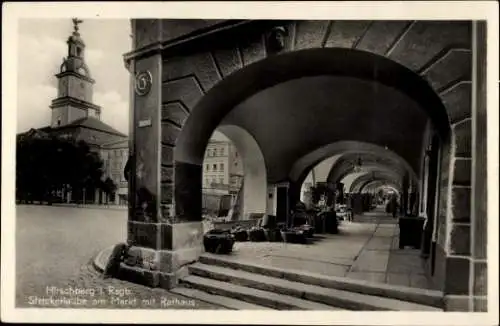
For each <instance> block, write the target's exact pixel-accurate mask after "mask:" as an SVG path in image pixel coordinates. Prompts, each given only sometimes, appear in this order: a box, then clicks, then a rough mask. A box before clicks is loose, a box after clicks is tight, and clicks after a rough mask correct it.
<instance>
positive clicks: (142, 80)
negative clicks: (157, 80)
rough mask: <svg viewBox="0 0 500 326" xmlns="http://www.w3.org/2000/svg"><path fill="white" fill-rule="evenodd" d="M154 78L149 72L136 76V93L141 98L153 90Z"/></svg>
mask: <svg viewBox="0 0 500 326" xmlns="http://www.w3.org/2000/svg"><path fill="white" fill-rule="evenodd" d="M152 84H153V77H152V76H151V73H150V72H149V71H143V72H140V73H138V74H137V75H136V76H135V92H136V93H137V95H139V96H144V95H146V94H147V93H149V91H150V90H151V86H152Z"/></svg>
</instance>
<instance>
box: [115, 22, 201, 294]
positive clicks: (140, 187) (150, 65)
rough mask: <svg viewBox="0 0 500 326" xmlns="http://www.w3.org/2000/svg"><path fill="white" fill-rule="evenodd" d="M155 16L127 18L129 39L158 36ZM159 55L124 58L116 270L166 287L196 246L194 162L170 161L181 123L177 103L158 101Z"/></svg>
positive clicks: (164, 88)
mask: <svg viewBox="0 0 500 326" xmlns="http://www.w3.org/2000/svg"><path fill="white" fill-rule="evenodd" d="M161 24H162V22H161V20H158V19H139V20H132V30H133V35H134V40H133V42H134V47H135V48H140V47H142V46H145V45H148V44H146V43H151V44H154V43H155V42H159V41H161V37H162V28H161ZM145 42H146V43H145ZM163 60H164V58H162V55H161V53H159V52H156V53H155V54H151V55H149V56H142V57H136V58H132V59H130V61H129V62H128V65H129V67H128V68H129V70H130V73H131V74H130V75H131V89H130V92H131V95H132V96H131V99H132V102H131V108H130V128H129V129H130V143H129V146H130V157H131V160H130V166H131V173H130V178H129V179H130V180H129V214H128V215H129V218H128V236H127V242H128V243H129V245H131V247H130V249H129V252H128V258H127V259H126V260H125V262H124V263H122V264H121V265H120V271H119V275H118V277H119V278H122V279H126V280H129V281H132V282H135V283H140V284H144V285H147V286H151V287H163V288H167V289H169V288H172V287H175V286H176V284H177V282H178V279H179V277H180V276H181V275H184V274H185V273H186V270H187V269H186V268H185V266H186V265H187V264H189V263H192V262H194V261H196V260H197V259H198V257H199V255H200V254H201V252H202V243H203V225H202V222H201V173H202V167H201V166H198V165H192V164H184V163H178V164H174V151H175V143H176V139H177V135H178V133H179V132H180V129H181V127H182V126H181V125H179V124H178V123H177V121H178V114H179V112H178V110H175V108H172V106H171V105H168V104H165V103H163V96H162V95H163V94H165V92H169V91H172V90H171V89H170V88H169V86H168V85H165V84H164V83H163V80H162V79H163V78H162V75H163V71H162V67H163ZM186 118H187V116H186ZM174 175H175V178H174ZM174 180H175V181H174ZM174 194H175V195H174Z"/></svg>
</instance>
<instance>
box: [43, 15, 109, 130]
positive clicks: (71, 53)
mask: <svg viewBox="0 0 500 326" xmlns="http://www.w3.org/2000/svg"><path fill="white" fill-rule="evenodd" d="M81 22H82V21H81V20H78V19H76V18H74V19H73V25H74V26H73V28H74V31H73V34H72V35H71V36H70V37H69V38H68V40H67V44H68V56H67V57H66V58H64V59H63V63H62V64H61V67H60V70H59V73H58V74H56V77H57V79H58V94H57V98H56V99H54V100H53V101H52V104H51V106H50V107H51V109H52V119H51V127H52V128H57V127H62V126H64V125H67V124H70V123H71V122H73V121H75V120H78V119H81V118H87V117H93V118H96V119H98V120H100V117H101V108H100V107H99V106H98V105H95V104H93V103H92V101H93V87H94V84H95V81H94V79H92V77H91V75H90V70H89V68H88V66H87V65H86V63H85V43H84V42H83V40H82V38H81V37H80V33H79V31H78V24H79V23H81Z"/></svg>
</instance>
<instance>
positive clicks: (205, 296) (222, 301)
mask: <svg viewBox="0 0 500 326" xmlns="http://www.w3.org/2000/svg"><path fill="white" fill-rule="evenodd" d="M170 292H173V293H177V294H180V295H183V296H185V297H188V298H193V299H196V300H200V301H205V302H208V303H213V304H216V305H218V306H221V307H224V308H228V309H233V310H273V309H271V308H269V307H265V306H261V305H256V304H253V303H249V302H246V301H241V300H236V299H232V298H228V297H223V296H220V295H215V294H210V293H208V292H204V291H200V290H196V289H192V288H184V287H177V288H174V289H171V290H170Z"/></svg>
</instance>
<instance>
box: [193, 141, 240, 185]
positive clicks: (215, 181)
mask: <svg viewBox="0 0 500 326" xmlns="http://www.w3.org/2000/svg"><path fill="white" fill-rule="evenodd" d="M242 178H243V167H242V163H241V159H240V157H239V154H238V151H237V150H236V147H235V146H234V145H233V144H232V143H231V142H230V141H216V140H210V142H209V143H208V145H207V148H206V150H205V159H204V161H203V190H204V191H205V192H207V193H220V194H231V193H233V194H234V193H236V192H238V190H239V188H240V186H241V180H242Z"/></svg>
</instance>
